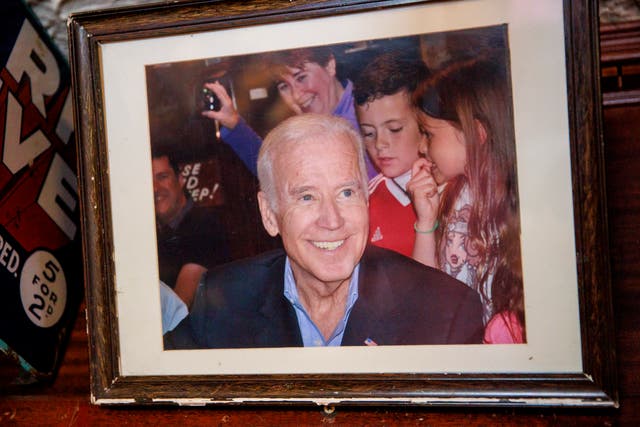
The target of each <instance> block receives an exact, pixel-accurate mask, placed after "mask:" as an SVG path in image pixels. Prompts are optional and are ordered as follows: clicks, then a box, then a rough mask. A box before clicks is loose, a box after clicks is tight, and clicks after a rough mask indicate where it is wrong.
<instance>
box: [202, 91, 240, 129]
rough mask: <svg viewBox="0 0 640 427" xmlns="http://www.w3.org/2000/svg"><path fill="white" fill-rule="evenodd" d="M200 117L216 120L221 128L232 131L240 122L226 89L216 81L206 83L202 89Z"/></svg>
mask: <svg viewBox="0 0 640 427" xmlns="http://www.w3.org/2000/svg"><path fill="white" fill-rule="evenodd" d="M202 101H203V111H202V113H201V114H202V115H203V116H205V117H208V118H210V119H213V120H217V121H218V122H219V123H220V124H221V125H222V126H224V127H226V128H229V129H233V128H235V127H236V125H237V124H238V121H239V120H240V115H239V114H238V111H237V110H236V109H235V107H234V106H233V100H232V99H231V97H230V96H229V93H228V92H227V89H225V87H224V86H223V85H222V84H221V83H220V82H219V81H218V80H215V81H213V82H210V81H207V82H205V83H204V85H203V87H202Z"/></svg>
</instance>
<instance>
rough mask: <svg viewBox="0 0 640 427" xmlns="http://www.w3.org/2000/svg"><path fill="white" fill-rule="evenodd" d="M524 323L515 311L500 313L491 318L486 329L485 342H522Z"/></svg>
mask: <svg viewBox="0 0 640 427" xmlns="http://www.w3.org/2000/svg"><path fill="white" fill-rule="evenodd" d="M523 342H524V340H523V338H522V325H520V322H519V321H518V318H517V316H516V315H515V313H512V312H502V313H498V314H496V315H495V316H493V317H492V318H491V320H489V323H487V326H486V327H485V330H484V343H485V344H521V343H523Z"/></svg>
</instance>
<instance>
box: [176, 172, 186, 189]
mask: <svg viewBox="0 0 640 427" xmlns="http://www.w3.org/2000/svg"><path fill="white" fill-rule="evenodd" d="M186 183H187V179H186V178H185V177H184V175H182V174H181V173H179V174H178V184H180V188H184V186H185V184H186Z"/></svg>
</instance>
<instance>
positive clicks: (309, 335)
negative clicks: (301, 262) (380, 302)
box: [284, 257, 360, 347]
mask: <svg viewBox="0 0 640 427" xmlns="http://www.w3.org/2000/svg"><path fill="white" fill-rule="evenodd" d="M359 270H360V264H358V265H356V268H355V269H354V270H353V274H352V275H351V280H350V281H349V296H348V297H347V308H346V310H345V312H344V316H343V317H342V320H340V323H338V326H336V329H335V330H334V331H333V333H332V334H331V336H330V337H329V339H328V340H325V339H324V337H323V336H322V333H321V332H320V329H318V327H317V326H316V324H315V323H314V322H313V320H311V317H309V314H308V313H307V310H305V308H304V306H303V305H302V303H301V302H300V298H299V296H298V289H297V288H296V281H295V279H294V278H293V271H292V270H291V264H290V263H289V257H287V260H286V262H285V266H284V297H285V298H286V299H287V301H289V302H290V303H291V305H292V306H293V308H294V309H295V311H296V317H297V318H298V327H299V328H300V334H301V335H302V343H303V344H304V346H305V347H322V346H324V347H337V346H340V344H342V337H343V336H344V330H345V327H346V326H347V320H349V314H350V313H351V309H352V308H353V305H354V304H355V303H356V301H357V299H358V272H359Z"/></svg>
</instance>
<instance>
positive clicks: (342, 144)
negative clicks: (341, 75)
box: [165, 114, 482, 349]
mask: <svg viewBox="0 0 640 427" xmlns="http://www.w3.org/2000/svg"><path fill="white" fill-rule="evenodd" d="M363 156H364V151H363V148H362V142H361V139H360V136H359V135H358V134H357V133H356V132H355V131H353V129H352V127H351V126H350V125H349V124H348V123H347V122H346V121H344V120H343V119H340V118H336V117H331V116H325V115H315V114H305V115H300V116H295V117H293V118H291V119H288V120H286V121H284V122H283V123H281V124H280V125H279V126H278V127H276V128H275V129H274V130H273V131H271V132H270V133H269V135H268V136H267V138H266V139H265V141H264V144H263V146H262V148H261V150H260V155H259V158H258V177H259V180H260V187H261V191H260V192H259V193H258V202H259V206H260V212H261V215H262V222H263V225H264V227H265V229H266V230H267V232H268V233H269V234H270V235H271V236H274V237H275V236H278V235H279V236H280V237H281V238H282V244H283V247H284V250H276V251H272V252H269V253H266V254H263V255H260V256H258V257H255V258H250V259H246V260H240V261H237V262H234V263H231V264H228V265H226V266H221V267H219V268H216V269H213V270H210V271H209V272H208V273H207V274H206V275H205V276H204V277H203V280H202V282H201V284H200V286H199V289H198V293H197V295H196V298H195V301H194V305H193V307H192V310H191V313H190V315H189V316H188V317H187V318H186V319H185V320H184V321H183V322H182V323H181V324H180V325H179V326H178V327H177V328H176V329H175V330H174V331H173V332H170V333H169V334H167V335H166V336H165V348H167V349H173V348H243V347H244V348H253V347H296V346H339V345H411V344H465V343H480V342H481V339H482V322H481V306H480V300H479V297H478V295H477V293H476V292H475V291H473V290H471V289H470V288H468V287H467V286H465V285H463V284H462V283H460V282H458V281H456V280H454V279H452V278H450V277H449V276H447V275H446V274H444V273H442V272H440V271H437V270H435V269H431V268H429V267H425V266H423V265H422V264H419V263H417V262H415V261H413V260H411V259H409V258H406V257H404V256H402V255H399V254H397V253H395V252H391V251H388V250H385V249H381V248H376V247H367V236H368V227H369V224H368V198H367V176H366V169H365V166H364V165H365V163H364V157H363Z"/></svg>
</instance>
